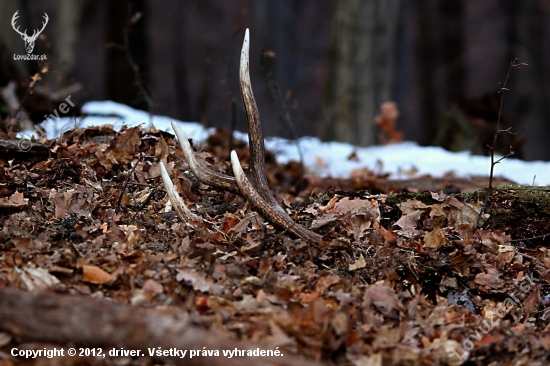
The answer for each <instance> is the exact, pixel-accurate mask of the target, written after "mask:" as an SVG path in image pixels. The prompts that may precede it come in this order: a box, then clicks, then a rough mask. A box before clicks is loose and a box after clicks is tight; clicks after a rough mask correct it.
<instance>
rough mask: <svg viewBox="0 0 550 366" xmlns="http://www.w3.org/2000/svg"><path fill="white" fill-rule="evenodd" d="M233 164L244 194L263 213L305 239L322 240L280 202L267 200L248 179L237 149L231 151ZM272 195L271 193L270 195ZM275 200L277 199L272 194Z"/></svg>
mask: <svg viewBox="0 0 550 366" xmlns="http://www.w3.org/2000/svg"><path fill="white" fill-rule="evenodd" d="M231 166H232V167H233V173H234V174H235V178H236V179H237V183H238V184H239V187H240V188H241V192H242V194H243V196H244V197H245V198H246V199H247V200H248V201H249V202H250V203H251V204H252V206H254V207H255V208H256V209H257V210H258V211H260V213H261V214H262V215H264V216H265V217H266V218H267V219H268V220H269V221H271V222H272V223H274V224H276V225H278V226H280V227H282V228H285V229H287V230H288V231H290V232H291V233H293V234H294V235H296V236H298V237H299V238H302V239H304V240H309V241H311V242H313V243H318V242H319V241H321V238H322V237H321V235H319V234H317V233H314V232H313V231H310V230H308V229H306V228H305V227H303V226H301V225H299V224H297V223H296V222H294V220H292V218H291V217H290V216H288V214H287V213H286V212H285V211H284V210H283V209H282V208H281V206H279V205H278V204H275V205H273V204H272V203H271V202H268V201H267V200H265V199H264V198H263V197H262V196H261V195H260V194H259V192H258V191H257V190H256V187H255V186H254V185H253V184H252V183H251V182H250V180H248V178H247V177H246V175H245V174H244V171H243V168H242V167H241V163H240V161H239V157H238V156H237V153H236V152H235V150H233V151H231ZM270 196H271V195H270ZM271 198H272V199H273V201H275V199H274V198H273V196H271Z"/></svg>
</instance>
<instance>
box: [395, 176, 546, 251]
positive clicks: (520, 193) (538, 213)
mask: <svg viewBox="0 0 550 366" xmlns="http://www.w3.org/2000/svg"><path fill="white" fill-rule="evenodd" d="M487 191H488V190H487V188H484V189H481V190H478V191H475V192H472V193H466V194H452V195H451V196H453V197H455V198H457V199H459V200H461V201H466V202H483V201H484V200H485V197H486V195H487ZM409 199H416V200H419V201H421V202H423V203H425V204H427V205H429V204H434V203H437V201H436V200H435V199H433V198H432V195H431V194H430V193H429V192H424V193H399V194H395V195H389V196H388V198H387V200H386V203H387V204H389V205H390V206H395V205H396V204H397V203H400V202H403V201H406V200H409ZM486 213H487V214H489V218H488V219H487V220H486V221H485V222H484V224H483V228H484V229H491V230H500V231H504V232H506V233H508V234H510V235H511V236H512V239H513V240H515V241H517V242H519V243H522V242H523V244H524V245H526V246H531V245H533V244H542V243H544V244H550V187H537V186H518V185H508V186H497V187H494V188H493V190H492V192H491V197H489V201H488V205H487V209H486ZM545 236H547V237H545ZM534 238H536V239H534ZM521 239H526V240H524V241H523V240H521Z"/></svg>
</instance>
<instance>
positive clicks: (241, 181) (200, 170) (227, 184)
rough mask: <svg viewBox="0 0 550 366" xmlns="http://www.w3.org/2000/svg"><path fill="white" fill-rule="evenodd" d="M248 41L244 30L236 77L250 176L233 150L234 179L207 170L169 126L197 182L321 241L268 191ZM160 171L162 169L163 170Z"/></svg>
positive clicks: (167, 181)
mask: <svg viewBox="0 0 550 366" xmlns="http://www.w3.org/2000/svg"><path fill="white" fill-rule="evenodd" d="M249 43H250V41H249V31H248V29H247V30H246V32H245V36H244V42H243V48H242V51H241V64H240V70H239V71H240V72H239V77H240V84H241V95H242V98H243V103H244V105H245V109H246V116H247V120H248V141H249V146H250V169H249V176H250V179H249V178H248V177H247V176H246V175H245V174H244V172H243V169H242V167H241V164H240V162H239V159H238V157H237V153H236V152H235V151H232V152H231V165H232V167H233V172H234V174H235V178H233V177H230V176H227V175H225V174H221V173H218V172H215V171H213V170H211V169H210V168H208V167H207V166H206V165H205V164H204V163H203V162H201V161H200V160H198V159H197V158H196V157H195V154H194V152H193V149H192V148H191V145H190V144H189V141H188V139H187V136H185V134H184V133H183V131H182V130H181V128H180V127H179V126H178V124H177V123H175V122H172V127H173V128H174V131H175V133H176V136H177V137H178V140H179V142H180V146H181V149H182V150H183V154H184V156H185V159H186V160H187V163H188V164H189V167H190V168H191V171H192V172H193V174H195V176H196V177H197V178H198V179H199V180H200V181H201V182H203V183H205V184H208V185H211V186H215V187H219V188H222V189H227V190H231V191H233V192H237V193H240V194H242V195H243V196H244V197H245V198H246V199H247V200H248V201H249V202H250V204H251V205H252V206H253V207H254V208H255V209H256V210H258V211H259V212H260V213H261V214H262V215H263V216H264V217H265V218H266V219H268V220H269V221H270V222H272V223H273V224H275V225H277V226H279V227H281V228H283V229H286V230H288V231H290V232H291V233H293V234H294V235H296V236H298V237H299V238H301V239H304V240H307V241H310V242H313V243H318V242H319V241H321V238H322V237H321V235H319V234H317V233H314V232H313V231H310V230H308V229H306V228H305V227H303V226H301V225H299V224H297V223H296V222H294V220H292V218H291V217H290V216H289V215H288V214H287V213H286V212H285V211H284V210H283V209H282V208H281V206H279V204H278V203H277V201H276V200H275V198H274V197H273V195H272V194H271V192H270V191H269V187H268V184H267V177H266V174H265V147H264V139H263V132H262V125H261V121H260V114H259V112H258V107H257V105H256V101H255V99H254V94H253V92H252V85H251V83H250V70H249ZM163 167H164V165H163V164H161V169H162V168H163ZM163 171H164V172H165V170H163ZM166 176H168V173H166ZM167 178H168V177H167ZM163 180H164V185H165V188H166V190H167V191H168V192H172V193H173V192H175V189H174V186H173V184H172V181H170V179H164V174H163ZM169 198H170V200H171V201H172V205H173V206H174V207H181V204H182V203H183V200H181V198H180V197H179V196H178V197H177V198H176V197H173V195H172V194H170V193H169ZM184 206H185V205H184ZM185 208H187V207H185ZM181 211H182V212H183V213H182V214H180V213H179V211H177V212H178V214H179V215H180V217H181V218H182V220H188V219H189V218H188V215H187V214H186V213H185V212H184V209H182V210H181ZM182 216H183V217H182Z"/></svg>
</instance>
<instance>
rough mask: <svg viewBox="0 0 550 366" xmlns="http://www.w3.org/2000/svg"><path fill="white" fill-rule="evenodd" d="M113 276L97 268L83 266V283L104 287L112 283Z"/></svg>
mask: <svg viewBox="0 0 550 366" xmlns="http://www.w3.org/2000/svg"><path fill="white" fill-rule="evenodd" d="M111 279H112V277H111V275H110V274H109V273H107V272H105V271H104V270H102V269H101V268H99V267H97V266H92V265H87V264H84V265H82V281H83V282H88V283H93V284H96V285H102V284H105V283H108V282H110V281H111Z"/></svg>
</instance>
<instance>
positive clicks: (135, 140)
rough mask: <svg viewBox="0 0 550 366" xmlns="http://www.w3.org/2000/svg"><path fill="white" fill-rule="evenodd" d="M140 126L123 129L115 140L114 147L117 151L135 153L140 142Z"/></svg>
mask: <svg viewBox="0 0 550 366" xmlns="http://www.w3.org/2000/svg"><path fill="white" fill-rule="evenodd" d="M140 131H141V128H140V127H132V128H129V129H127V130H124V131H123V132H122V133H121V134H120V135H119V136H118V138H117V140H116V149H117V150H118V151H123V152H127V153H130V154H135V153H137V152H138V147H139V145H140V144H141V137H140Z"/></svg>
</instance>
